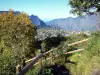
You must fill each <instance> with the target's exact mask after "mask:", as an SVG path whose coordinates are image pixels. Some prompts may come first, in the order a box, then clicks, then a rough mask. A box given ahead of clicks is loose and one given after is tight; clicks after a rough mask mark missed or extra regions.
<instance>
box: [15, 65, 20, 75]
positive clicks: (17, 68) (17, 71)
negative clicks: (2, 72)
mask: <svg viewBox="0 0 100 75" xmlns="http://www.w3.org/2000/svg"><path fill="white" fill-rule="evenodd" d="M20 71H21V66H20V65H17V66H16V75H17V74H18V73H19V72H20Z"/></svg>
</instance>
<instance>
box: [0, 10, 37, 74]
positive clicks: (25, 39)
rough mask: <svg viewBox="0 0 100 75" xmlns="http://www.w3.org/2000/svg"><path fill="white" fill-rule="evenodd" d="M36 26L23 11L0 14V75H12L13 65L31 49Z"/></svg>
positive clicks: (13, 72) (18, 62)
mask: <svg viewBox="0 0 100 75" xmlns="http://www.w3.org/2000/svg"><path fill="white" fill-rule="evenodd" d="M35 34H36V27H35V25H32V23H31V21H30V19H29V16H28V15H26V14H25V13H20V14H17V15H16V14H14V11H12V10H10V11H9V12H8V13H5V12H4V13H1V14H0V75H14V74H15V66H16V65H17V64H20V63H21V60H22V58H23V57H27V56H28V55H29V54H30V53H31V52H32V51H33V50H34V48H33V45H34V36H35Z"/></svg>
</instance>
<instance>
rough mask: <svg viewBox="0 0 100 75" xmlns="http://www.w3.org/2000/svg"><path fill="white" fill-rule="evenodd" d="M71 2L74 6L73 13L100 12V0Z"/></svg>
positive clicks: (75, 0) (74, 0)
mask: <svg viewBox="0 0 100 75" xmlns="http://www.w3.org/2000/svg"><path fill="white" fill-rule="evenodd" d="M69 4H70V5H71V7H72V11H71V12H72V13H74V14H78V15H82V14H83V12H85V13H89V14H93V12H100V1H99V0H70V1H69Z"/></svg>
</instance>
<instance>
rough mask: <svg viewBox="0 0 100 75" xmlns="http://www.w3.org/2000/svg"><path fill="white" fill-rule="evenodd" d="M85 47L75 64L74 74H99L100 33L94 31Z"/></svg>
mask: <svg viewBox="0 0 100 75" xmlns="http://www.w3.org/2000/svg"><path fill="white" fill-rule="evenodd" d="M91 37H92V38H91V39H90V41H89V42H88V44H87V45H86V47H85V51H83V54H82V56H81V57H80V58H79V60H78V63H77V65H74V67H75V69H74V70H73V68H74V67H73V66H71V67H73V68H72V69H71V70H73V71H72V72H73V75H99V73H100V34H99V32H96V33H94V34H93V35H92V36H91Z"/></svg>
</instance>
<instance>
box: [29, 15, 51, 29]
mask: <svg viewBox="0 0 100 75" xmlns="http://www.w3.org/2000/svg"><path fill="white" fill-rule="evenodd" d="M30 20H31V21H32V23H33V24H35V25H36V26H37V27H38V28H47V27H50V26H47V25H46V24H45V22H43V21H42V20H40V19H39V17H38V16H34V15H31V16H30Z"/></svg>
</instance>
